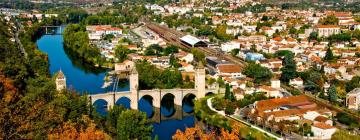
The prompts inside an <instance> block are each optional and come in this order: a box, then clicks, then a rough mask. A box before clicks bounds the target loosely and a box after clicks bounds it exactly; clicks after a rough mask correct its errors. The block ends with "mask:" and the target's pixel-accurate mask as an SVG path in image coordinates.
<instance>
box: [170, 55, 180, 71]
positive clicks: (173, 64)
mask: <svg viewBox="0 0 360 140" xmlns="http://www.w3.org/2000/svg"><path fill="white" fill-rule="evenodd" d="M169 63H170V66H172V67H174V68H179V67H180V64H179V63H178V62H177V60H176V58H175V56H174V54H171V55H170V62H169Z"/></svg>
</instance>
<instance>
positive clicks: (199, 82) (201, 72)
mask: <svg viewBox="0 0 360 140" xmlns="http://www.w3.org/2000/svg"><path fill="white" fill-rule="evenodd" d="M205 76H206V73H205V68H204V65H203V64H202V62H201V61H200V62H199V65H198V66H197V68H196V69H195V89H196V90H197V94H196V97H197V98H202V97H205V94H206V93H205V92H206V91H205Z"/></svg>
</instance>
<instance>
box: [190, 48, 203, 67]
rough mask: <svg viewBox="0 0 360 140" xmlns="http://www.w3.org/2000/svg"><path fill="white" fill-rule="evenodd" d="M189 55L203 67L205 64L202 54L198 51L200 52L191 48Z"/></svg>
mask: <svg viewBox="0 0 360 140" xmlns="http://www.w3.org/2000/svg"><path fill="white" fill-rule="evenodd" d="M191 53H192V54H193V55H194V59H195V60H196V61H197V62H201V63H202V64H204V65H205V64H206V60H205V54H204V52H202V51H200V50H199V49H197V48H192V49H191Z"/></svg>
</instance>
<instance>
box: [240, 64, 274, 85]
mask: <svg viewBox="0 0 360 140" xmlns="http://www.w3.org/2000/svg"><path fill="white" fill-rule="evenodd" d="M244 74H245V75H246V76H249V77H251V78H254V82H255V83H263V82H268V81H269V80H270V79H271V77H272V72H271V71H270V70H269V69H268V68H265V67H262V66H260V65H259V64H255V63H250V64H248V65H247V66H246V67H245V69H244Z"/></svg>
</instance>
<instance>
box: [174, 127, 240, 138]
mask: <svg viewBox="0 0 360 140" xmlns="http://www.w3.org/2000/svg"><path fill="white" fill-rule="evenodd" d="M172 138H173V139H174V140H195V139H201V140H239V137H238V136H237V134H236V133H235V131H232V132H228V131H226V130H224V129H221V131H220V133H219V134H217V133H215V132H214V131H211V132H209V133H207V132H204V130H202V129H201V128H200V126H198V125H196V126H195V127H193V128H186V129H185V131H184V132H182V131H180V130H177V131H176V133H175V134H174V135H173V137H172Z"/></svg>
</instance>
